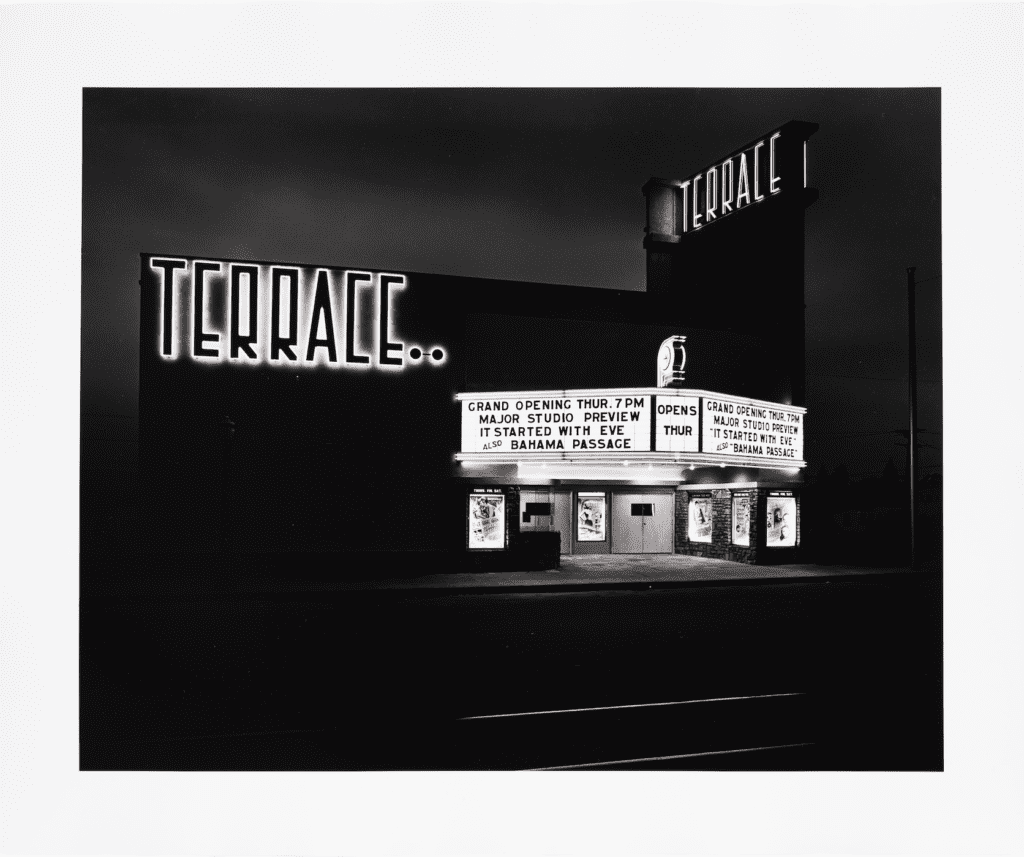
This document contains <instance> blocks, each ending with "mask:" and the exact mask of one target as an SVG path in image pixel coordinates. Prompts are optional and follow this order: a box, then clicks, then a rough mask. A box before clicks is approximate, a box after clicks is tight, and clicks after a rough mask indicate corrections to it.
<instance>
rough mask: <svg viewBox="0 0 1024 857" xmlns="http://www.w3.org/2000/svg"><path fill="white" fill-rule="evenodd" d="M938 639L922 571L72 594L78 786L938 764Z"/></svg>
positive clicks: (932, 583) (937, 617)
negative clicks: (302, 773)
mask: <svg viewBox="0 0 1024 857" xmlns="http://www.w3.org/2000/svg"><path fill="white" fill-rule="evenodd" d="M563 573H564V571H563ZM651 573H653V572H651ZM535 574H536V573H535ZM541 574H543V573H541ZM545 576H546V577H550V578H554V577H556V575H545ZM727 584H728V585H727ZM940 631H941V603H940V587H939V580H938V579H937V577H936V576H935V575H920V574H889V575H878V574H876V575H853V574H850V575H845V576H838V577H828V578H820V579H819V578H805V579H796V578H791V579H789V580H786V581H785V582H779V581H778V580H775V581H773V582H770V583H768V582H758V581H746V582H737V581H731V582H727V581H723V582H722V584H721V585H714V584H708V583H705V584H703V585H696V586H687V587H684V588H659V587H652V588H651V589H647V590H645V589H643V588H632V589H605V590H600V589H599V590H593V591H558V590H554V591H545V590H543V589H538V590H536V591H529V592H523V591H517V592H503V591H491V592H458V591H451V590H444V589H420V590H419V591H413V590H407V591H391V592H379V591H376V592H375V591H349V592H340V591H335V592H330V591H326V592H325V591H321V592H318V593H311V592H306V593H302V592H292V593H290V594H284V595H282V594H281V593H272V594H269V595H268V594H263V595H257V594H251V595H242V596H233V597H222V598H217V599H209V598H201V597H192V598H190V597H184V596H183V597H177V598H162V599H159V600H157V599H152V600H147V601H143V600H115V599H110V598H93V599H85V600H84V601H83V613H82V683H83V685H82V686H83V693H82V767H83V768H100V769H105V768H110V769H121V768H125V769H132V768H140V769H200V770H201V769H254V770H260V769H264V770H275V769H276V770H288V769H299V770H315V769H356V770H360V769H390V770H401V769H522V768H551V767H578V766H587V767H593V768H595V769H605V768H607V769H615V768H629V767H639V768H660V767H668V768H696V769H757V768H768V769H802V768H803V769H807V768H810V769H845V768H865V769H937V768H940V767H941V764H942V756H941V646H940Z"/></svg>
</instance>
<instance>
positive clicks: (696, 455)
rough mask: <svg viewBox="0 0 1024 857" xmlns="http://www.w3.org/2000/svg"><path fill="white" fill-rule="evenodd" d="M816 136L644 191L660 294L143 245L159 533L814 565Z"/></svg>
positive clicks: (486, 557)
mask: <svg viewBox="0 0 1024 857" xmlns="http://www.w3.org/2000/svg"><path fill="white" fill-rule="evenodd" d="M814 130H816V126H814V125H812V124H809V123H802V122H790V123H787V124H785V125H782V126H780V127H779V128H777V129H775V130H774V131H771V132H769V133H767V134H765V135H763V136H762V137H759V138H758V139H757V140H754V141H752V142H751V143H750V144H748V145H746V146H743V147H741V148H739V149H737V150H736V151H735V152H733V153H732V154H729V155H726V156H724V157H722V158H719V159H718V160H717V161H715V162H714V163H712V164H710V165H708V166H707V167H705V168H704V169H702V170H700V171H698V172H696V173H693V174H691V175H690V176H689V177H688V178H686V179H682V180H679V179H672V180H669V179H657V178H656V179H651V180H650V181H649V182H648V183H647V184H646V185H645V186H644V188H643V194H644V198H645V200H646V207H647V225H646V228H645V230H644V231H645V233H646V234H645V235H644V236H643V249H644V251H645V253H646V258H647V291H646V292H635V291H626V290H622V291H618V290H607V289H589V288H586V287H577V286H563V285H554V284H544V283H525V282H515V281H499V280H490V279H480V278H473V277H456V276H447V275H439V274H427V273H416V272H408V271H392V270H368V269H362V268H359V267H356V266H351V265H342V266H338V265H327V264H323V265H311V264H308V263H295V262H286V261H280V260H278V261H255V260H241V259H214V258H195V257H191V256H187V255H180V254H175V253H173V252H170V253H149V252H147V253H143V254H142V255H141V279H140V285H141V326H140V336H141V344H140V403H139V404H140V428H139V431H140V465H141V470H142V476H143V479H144V486H145V489H144V492H143V495H142V496H143V497H144V498H145V500H144V502H145V507H146V508H145V509H144V510H143V512H144V520H145V521H146V524H145V530H146V533H145V537H146V538H147V539H148V541H149V543H150V544H151V545H152V547H153V549H156V550H159V549H160V546H173V548H174V550H176V551H193V552H195V553H197V554H203V553H209V552H218V553H221V554H223V553H229V554H232V555H236V556H258V555H260V554H281V553H286V554H289V555H292V554H303V555H307V556H313V555H316V556H317V557H318V558H319V559H318V561H319V562H321V563H323V562H326V563H328V564H329V563H332V562H335V563H337V566H338V568H339V569H341V570H344V568H345V564H346V561H347V559H351V558H353V557H356V556H360V557H366V556H367V555H368V554H373V555H375V556H378V557H385V556H386V557H387V558H388V563H390V564H391V565H393V564H394V563H395V562H405V563H406V564H408V565H410V566H418V565H419V564H420V563H422V564H423V567H424V568H425V569H426V568H427V567H428V565H429V566H432V565H433V562H431V560H436V559H439V558H442V559H444V560H446V561H449V562H451V561H454V562H457V563H459V564H460V565H463V566H465V567H470V568H477V569H481V570H486V569H495V568H514V567H524V568H529V567H542V566H543V557H544V556H549V555H550V554H551V553H554V554H555V555H556V556H557V554H558V553H563V554H568V553H573V554H577V553H631V554H632V553H686V554H695V555H701V556H709V557H719V558H723V559H733V560H739V561H743V562H751V563H769V562H778V561H787V562H791V561H797V560H799V558H800V547H801V533H800V529H801V518H802V494H801V485H802V475H803V473H804V470H805V468H806V461H805V460H804V432H805V428H806V420H807V416H808V415H807V413H806V410H805V408H804V402H803V397H804V363H803V361H804V339H803V337H804V333H803V330H804V322H803V265H804V261H803V255H804V253H803V251H804V210H805V208H806V206H807V205H809V204H810V203H812V202H813V201H814V199H815V192H814V191H813V190H812V189H810V188H808V187H807V171H806V164H807V140H808V138H809V137H810V136H811V134H813V132H814ZM639 233H640V229H639V224H638V239H639V238H640V234H639ZM639 244H640V242H639V240H638V252H639V249H640V247H639Z"/></svg>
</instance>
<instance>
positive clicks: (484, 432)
mask: <svg viewBox="0 0 1024 857" xmlns="http://www.w3.org/2000/svg"><path fill="white" fill-rule="evenodd" d="M613 392H614V391H613ZM650 413H651V397H650V396H644V395H637V396H622V395H596V396H595V395H589V394H588V395H565V396H561V395H559V396H551V395H545V394H543V393H539V394H537V395H536V397H533V398H520V397H508V398H503V397H501V396H500V395H499V396H496V397H493V398H490V397H489V398H486V399H470V400H467V401H463V403H462V449H463V451H472V452H488V451H490V452H505V451H507V452H543V451H551V452H559V451H563V452H564V451H566V450H577V451H584V450H607V451H614V450H621V451H634V452H635V451H641V452H643V451H647V450H649V449H650V448H651V417H650Z"/></svg>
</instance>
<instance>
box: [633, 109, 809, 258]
mask: <svg viewBox="0 0 1024 857" xmlns="http://www.w3.org/2000/svg"><path fill="white" fill-rule="evenodd" d="M817 129H818V126H817V125H816V124H815V123H813V122H800V121H791V122H787V123H786V124H784V125H782V126H781V127H780V128H778V129H777V130H775V131H772V132H770V133H768V134H764V135H762V136H761V137H759V138H757V139H756V140H754V142H752V143H749V144H747V145H746V146H743V147H742V148H739V149H737V150H736V151H734V152H733V153H732V154H730V155H727V156H726V157H724V158H719V159H718V160H717V161H716V162H714V163H712V164H710V165H708V166H707V167H706V168H705V169H703V170H700V171H698V172H696V173H693V174H692V175H690V176H689V178H687V179H686V180H685V181H679V180H676V179H660V178H651V179H650V180H649V181H648V182H647V183H646V184H645V185H644V188H643V190H644V194H645V195H646V196H647V228H646V231H647V233H648V234H649V235H650V236H651V239H652V240H655V241H663V242H668V243H674V242H676V241H678V239H679V238H680V237H681V236H682V235H684V234H686V233H692V232H700V231H701V230H703V229H704V227H706V226H708V225H710V224H712V223H719V222H721V221H722V220H724V219H727V218H729V217H731V216H732V215H734V214H736V213H737V212H739V211H746V210H748V209H755V208H757V207H758V206H759V204H760V203H764V202H766V201H767V200H770V199H773V198H777V197H780V196H784V197H787V198H789V199H790V200H791V201H792V202H794V203H798V202H800V201H803V202H804V203H805V204H808V203H809V202H810V201H813V199H812V196H813V197H816V193H813V192H812V193H810V194H809V193H803V192H802V191H803V190H805V189H806V188H807V139H808V137H810V136H811V135H812V134H814V133H815V131H817Z"/></svg>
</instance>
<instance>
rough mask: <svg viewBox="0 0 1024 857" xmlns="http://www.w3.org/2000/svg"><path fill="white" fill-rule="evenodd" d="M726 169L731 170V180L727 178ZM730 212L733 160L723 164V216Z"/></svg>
mask: <svg viewBox="0 0 1024 857" xmlns="http://www.w3.org/2000/svg"><path fill="white" fill-rule="evenodd" d="M726 167H728V168H729V178H726V177H725V168H726ZM726 191H728V193H726ZM730 211H732V158H730V159H729V160H728V161H723V162H722V214H728V213H729V212H730Z"/></svg>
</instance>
